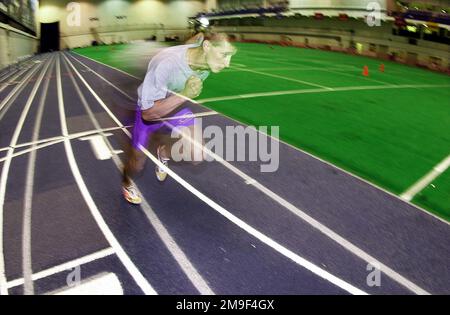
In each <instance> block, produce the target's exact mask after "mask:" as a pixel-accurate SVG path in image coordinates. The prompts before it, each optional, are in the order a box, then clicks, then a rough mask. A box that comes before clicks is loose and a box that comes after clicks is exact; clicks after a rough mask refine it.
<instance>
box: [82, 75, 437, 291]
mask: <svg viewBox="0 0 450 315" xmlns="http://www.w3.org/2000/svg"><path fill="white" fill-rule="evenodd" d="M91 71H94V70H92V69H91ZM100 77H101V76H100ZM88 88H89V87H88ZM91 92H93V91H91ZM97 100H99V99H97ZM99 102H100V100H99ZM191 102H193V103H196V101H193V100H191ZM102 103H103V102H102ZM103 104H104V103H103ZM102 106H103V105H102ZM105 106H106V105H104V107H105ZM119 123H120V122H119ZM165 124H167V125H169V126H170V123H168V122H165ZM190 140H191V142H192V143H193V144H194V145H196V146H199V144H198V143H196V142H195V141H194V140H192V139H190ZM202 150H203V151H204V152H206V153H207V154H208V155H210V156H212V157H213V158H214V159H215V160H216V161H218V162H219V163H221V164H222V165H224V166H225V167H226V168H228V169H229V170H230V171H232V172H233V173H235V174H236V175H238V176H240V177H241V178H242V179H243V180H244V182H248V183H252V185H253V186H254V187H255V188H257V189H258V190H260V191H261V192H262V193H264V194H265V195H267V196H268V197H269V198H271V199H273V200H274V201H276V202H278V203H279V204H280V205H282V206H283V207H285V208H286V209H288V210H289V211H291V212H292V213H294V214H295V215H296V216H298V217H299V218H301V219H302V220H304V221H305V222H307V223H308V224H310V225H312V226H313V227H315V228H316V229H318V230H319V231H320V232H322V233H323V234H325V235H326V236H328V237H329V238H330V239H332V240H334V241H335V242H337V243H338V244H339V245H341V246H342V247H344V248H345V249H347V250H348V251H350V252H351V253H353V254H354V255H356V256H358V257H359V258H361V259H362V260H364V261H366V262H367V263H373V262H377V263H378V264H379V265H380V266H381V270H382V272H384V273H385V274H386V275H387V276H389V277H390V278H392V279H393V280H394V281H396V282H398V283H400V284H401V285H403V286H404V287H406V288H408V289H409V290H411V291H412V292H415V293H417V294H428V292H427V291H425V290H423V289H422V288H420V287H419V286H417V285H416V284H414V283H412V282H411V281H409V280H408V279H406V278H405V277H403V276H402V275H400V274H399V273H397V272H396V271H394V270H393V269H391V268H390V267H388V266H386V265H384V264H382V263H381V262H379V261H378V260H377V259H375V258H374V257H372V256H370V255H369V254H367V253H366V252H364V251H363V250H361V249H360V248H358V247H357V246H356V245H354V244H353V243H351V242H349V241H348V240H346V239H345V238H343V237H341V236H340V235H338V234H337V233H335V232H334V231H332V230H331V229H329V228H328V227H326V226H325V225H323V224H322V223H320V222H318V221H317V220H315V219H314V218H312V217H310V216H309V215H308V214H306V213H305V212H304V211H302V210H300V209H299V208H297V207H295V206H294V205H292V204H291V203H289V202H288V201H287V200H285V199H283V198H282V197H280V196H279V195H277V194H275V193H274V192H273V191H271V190H270V189H268V188H267V187H265V186H263V185H262V184H260V183H258V182H257V181H256V180H255V179H253V178H251V177H250V176H248V175H247V174H245V173H244V172H242V171H240V170H239V169H237V168H236V167H234V166H233V165H231V164H230V163H228V162H227V161H225V160H224V159H222V158H221V157H220V156H218V155H216V154H214V153H213V152H212V151H210V150H208V149H206V148H204V147H202Z"/></svg>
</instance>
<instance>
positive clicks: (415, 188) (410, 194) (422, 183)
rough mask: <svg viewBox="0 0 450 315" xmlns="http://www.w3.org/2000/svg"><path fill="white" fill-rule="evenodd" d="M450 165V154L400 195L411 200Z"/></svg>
mask: <svg viewBox="0 0 450 315" xmlns="http://www.w3.org/2000/svg"><path fill="white" fill-rule="evenodd" d="M449 167H450V155H448V156H447V157H446V158H445V159H444V160H442V161H441V162H440V163H439V164H437V165H436V166H435V167H433V169H432V170H431V171H430V172H429V173H428V174H426V175H425V176H424V177H422V178H421V179H419V180H418V181H417V182H416V183H415V184H413V185H412V186H411V187H410V188H408V189H407V190H406V191H405V192H404V193H403V194H401V195H400V198H402V199H404V200H406V201H410V200H411V199H413V198H414V196H415V195H416V194H417V193H419V192H420V191H422V190H423V189H424V188H425V187H427V186H428V184H430V183H431V182H432V181H433V180H435V179H436V178H437V177H438V176H439V175H441V174H442V173H444V172H445V171H446V170H447V169H448V168H449Z"/></svg>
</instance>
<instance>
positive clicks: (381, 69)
mask: <svg viewBox="0 0 450 315" xmlns="http://www.w3.org/2000/svg"><path fill="white" fill-rule="evenodd" d="M380 72H384V63H382V64H381V65H380Z"/></svg>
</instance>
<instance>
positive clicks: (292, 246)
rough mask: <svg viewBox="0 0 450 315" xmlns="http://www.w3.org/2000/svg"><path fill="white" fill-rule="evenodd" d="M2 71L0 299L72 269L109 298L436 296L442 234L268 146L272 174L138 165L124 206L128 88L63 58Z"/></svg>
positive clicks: (126, 79) (436, 225)
mask: <svg viewBox="0 0 450 315" xmlns="http://www.w3.org/2000/svg"><path fill="white" fill-rule="evenodd" d="M16 71H17V73H15V74H13V75H11V76H9V77H8V78H6V79H4V80H3V81H2V82H0V84H1V85H0V126H1V127H0V174H1V175H0V176H1V179H0V232H1V233H0V240H1V242H0V290H1V293H2V294H24V293H25V294H32V293H34V294H46V293H58V292H60V291H62V290H65V289H66V288H67V284H68V282H67V280H68V279H72V278H73V275H74V272H76V271H77V270H78V271H77V272H78V273H77V275H79V276H80V280H81V283H83V284H86V283H87V284H89V283H93V282H95V281H104V282H102V283H107V284H108V285H109V286H110V289H115V290H116V291H114V292H123V293H124V294H365V293H368V294H428V293H431V294H449V293H450V268H449V267H450V228H449V225H448V223H446V222H444V221H442V220H440V219H437V218H435V217H434V216H432V215H430V214H428V213H426V212H424V211H423V210H422V209H419V208H417V207H416V206H414V205H411V204H409V203H406V202H404V201H402V200H400V199H399V198H398V197H396V196H394V195H392V194H389V193H387V192H385V191H383V190H381V189H379V188H376V187H374V186H372V185H370V184H368V183H366V182H365V181H363V180H361V179H359V178H357V177H355V176H352V175H351V174H348V173H346V172H344V171H342V170H340V169H338V168H336V167H334V166H332V165H330V164H328V163H325V162H323V161H321V160H319V159H317V158H315V157H312V156H310V155H308V154H306V153H304V152H302V151H300V150H297V149H295V148H293V147H291V146H289V145H286V144H284V143H279V149H280V167H279V170H278V171H277V172H274V173H261V172H260V163H258V162H225V161H214V162H205V163H202V164H200V165H197V166H193V165H190V164H186V163H179V164H177V163H171V164H170V168H171V171H172V172H173V173H171V177H170V178H168V180H167V181H166V182H165V183H163V184H160V183H158V182H157V181H156V179H155V175H154V172H153V168H154V163H153V162H151V161H148V163H147V168H146V170H145V171H144V173H143V175H142V176H141V177H139V178H138V179H136V184H137V185H138V187H139V189H140V191H141V192H142V194H143V198H144V202H143V204H142V205H141V206H133V205H130V204H128V203H127V202H126V201H125V200H124V199H123V197H122V195H121V187H120V180H121V175H120V168H121V167H122V161H123V160H124V158H125V154H124V153H123V151H126V150H127V147H128V144H129V137H128V135H129V132H130V130H131V127H130V125H131V124H132V122H133V120H132V118H133V114H134V113H133V112H132V111H130V110H129V108H132V106H133V99H135V97H136V95H135V93H136V92H135V91H136V88H137V86H138V85H139V84H140V80H139V79H138V78H135V77H132V76H130V75H128V74H126V73H123V72H121V71H118V70H116V69H113V68H111V67H108V66H105V65H102V64H100V63H97V62H95V61H93V60H90V59H88V58H85V57H82V56H79V55H77V54H74V53H69V52H59V53H52V54H44V55H39V56H37V57H35V58H34V60H32V62H29V63H28V64H27V65H26V67H24V68H23V69H22V70H20V69H17V70H16ZM11 78H13V80H11ZM0 80H1V78H0ZM189 107H191V108H192V110H193V112H194V113H196V114H200V116H202V117H203V127H204V128H205V127H206V126H208V125H218V126H221V127H223V128H225V126H235V125H238V123H237V122H236V121H234V120H231V119H229V118H227V117H224V116H222V115H220V114H217V113H215V112H212V111H210V110H209V109H207V108H205V107H203V106H201V105H199V104H196V103H191V104H189ZM93 144H97V145H96V146H95V150H94V146H93ZM151 152H153V150H152V148H150V149H149V151H147V152H146V153H147V154H148V156H149V158H153V156H152V155H151V154H152V153H151ZM108 155H109V156H108ZM77 266H78V267H77ZM373 266H375V267H378V268H380V269H381V274H380V277H379V280H380V283H379V284H380V285H379V286H377V285H375V286H373V285H368V282H367V279H368V278H369V280H370V279H372V280H373V279H378V278H376V274H375V273H373V271H374V270H373ZM76 267H77V268H76ZM74 268H75V269H74ZM375 271H376V270H375ZM374 277H375V278H374ZM369 284H370V282H369ZM80 287H83V286H80Z"/></svg>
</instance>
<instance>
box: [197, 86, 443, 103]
mask: <svg viewBox="0 0 450 315" xmlns="http://www.w3.org/2000/svg"><path fill="white" fill-rule="evenodd" d="M442 87H450V84H399V85H360V86H349V87H336V88H331V89H328V90H325V89H300V90H286V91H274V92H264V93H249V94H241V95H230V96H222V97H211V98H204V99H200V100H198V101H193V102H196V103H211V102H219V101H230V100H237V99H246V98H255V97H267V96H283V95H291V94H306V93H329V92H346V91H365V90H385V89H415V88H442Z"/></svg>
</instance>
